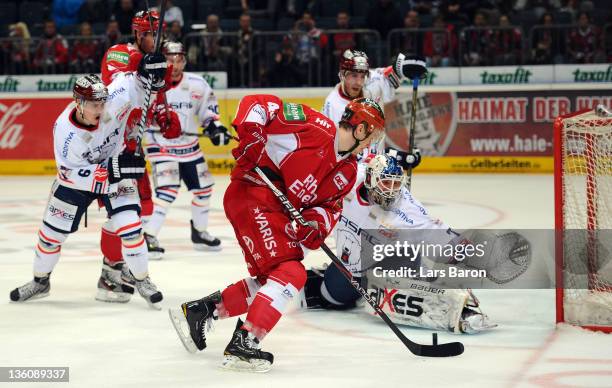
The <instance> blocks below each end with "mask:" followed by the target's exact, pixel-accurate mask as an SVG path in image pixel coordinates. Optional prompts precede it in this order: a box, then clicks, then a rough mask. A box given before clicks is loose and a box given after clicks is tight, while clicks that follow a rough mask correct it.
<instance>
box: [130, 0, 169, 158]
mask: <svg viewBox="0 0 612 388" xmlns="http://www.w3.org/2000/svg"><path fill="white" fill-rule="evenodd" d="M146 7H147V11H149V1H148V0H146ZM165 13H166V0H161V4H160V6H159V24H158V25H157V34H156V35H155V50H154V51H153V52H154V53H155V54H159V51H160V48H161V34H162V29H163V26H164V14H165ZM150 17H151V15H149V18H150ZM149 22H150V23H151V27H152V26H153V21H152V20H151V19H149ZM152 88H153V75H151V74H149V76H148V77H147V83H146V84H145V95H144V108H145V109H143V111H142V114H141V115H140V120H139V121H138V135H137V136H136V152H134V154H135V155H136V156H140V154H141V153H142V136H143V135H144V128H145V125H146V122H147V112H148V111H149V108H150V104H151V93H152V91H151V89H152Z"/></svg>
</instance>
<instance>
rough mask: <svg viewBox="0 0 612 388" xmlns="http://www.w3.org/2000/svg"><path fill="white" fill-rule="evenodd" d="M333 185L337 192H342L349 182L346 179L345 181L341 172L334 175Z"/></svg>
mask: <svg viewBox="0 0 612 388" xmlns="http://www.w3.org/2000/svg"><path fill="white" fill-rule="evenodd" d="M334 184H335V185H336V187H337V188H338V190H344V188H345V187H346V186H348V184H349V181H348V179H346V177H345V176H344V174H342V173H341V172H338V173H336V175H334Z"/></svg>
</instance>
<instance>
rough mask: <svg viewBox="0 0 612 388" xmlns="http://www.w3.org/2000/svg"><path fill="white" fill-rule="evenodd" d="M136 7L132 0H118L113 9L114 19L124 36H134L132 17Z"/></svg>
mask: <svg viewBox="0 0 612 388" xmlns="http://www.w3.org/2000/svg"><path fill="white" fill-rule="evenodd" d="M134 14H136V7H135V6H134V2H133V1H132V0H117V2H116V3H115V7H114V9H113V16H114V19H115V20H116V21H117V22H118V23H119V31H121V33H122V34H123V35H129V36H131V35H132V17H134Z"/></svg>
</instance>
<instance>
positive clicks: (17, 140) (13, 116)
mask: <svg viewBox="0 0 612 388" xmlns="http://www.w3.org/2000/svg"><path fill="white" fill-rule="evenodd" d="M70 101H71V99H69V98H19V99H17V98H3V99H0V160H7V159H53V124H54V123H55V120H56V119H57V117H58V116H59V114H60V113H61V112H62V111H63V110H64V108H66V106H67V105H68V104H69V103H70Z"/></svg>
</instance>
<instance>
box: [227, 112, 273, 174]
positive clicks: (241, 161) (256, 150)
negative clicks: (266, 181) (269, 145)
mask: <svg viewBox="0 0 612 388" xmlns="http://www.w3.org/2000/svg"><path fill="white" fill-rule="evenodd" d="M240 132H241V135H240V142H239V143H238V147H236V148H234V149H233V150H232V155H233V156H234V159H236V166H238V167H240V168H242V169H244V170H252V169H253V168H255V167H256V166H257V165H258V164H259V160H260V159H261V156H262V155H263V152H264V149H265V146H266V136H265V134H264V133H263V128H262V127H261V125H259V124H255V123H246V124H243V125H242V127H241V131H240Z"/></svg>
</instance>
